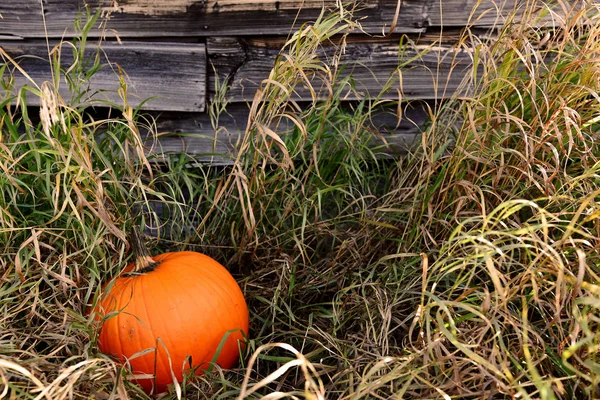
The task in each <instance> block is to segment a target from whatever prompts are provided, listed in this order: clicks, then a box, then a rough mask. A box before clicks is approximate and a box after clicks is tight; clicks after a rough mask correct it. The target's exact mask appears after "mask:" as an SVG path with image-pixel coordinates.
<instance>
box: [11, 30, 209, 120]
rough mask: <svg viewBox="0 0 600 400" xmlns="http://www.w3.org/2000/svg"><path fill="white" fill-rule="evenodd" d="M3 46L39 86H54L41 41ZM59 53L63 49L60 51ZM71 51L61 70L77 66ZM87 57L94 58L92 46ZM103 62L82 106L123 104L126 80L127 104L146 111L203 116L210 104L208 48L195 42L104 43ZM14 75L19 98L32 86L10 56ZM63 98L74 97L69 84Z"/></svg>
mask: <svg viewBox="0 0 600 400" xmlns="http://www.w3.org/2000/svg"><path fill="white" fill-rule="evenodd" d="M0 47H1V48H2V49H3V50H4V51H5V52H6V53H7V54H8V55H9V56H10V58H12V59H13V60H14V61H15V62H17V63H18V65H19V66H20V67H21V68H22V69H23V70H24V71H25V72H26V73H27V74H28V75H29V76H30V77H31V78H32V79H33V80H34V81H35V82H36V83H37V84H38V85H40V84H41V83H42V82H43V81H51V80H52V74H51V68H50V62H49V60H48V48H47V47H46V45H45V44H44V43H42V42H40V41H37V42H34V43H30V42H18V41H9V42H0ZM57 51H58V50H57ZM72 53H73V52H72V50H71V47H69V46H68V45H63V47H62V52H61V65H62V67H63V68H64V69H65V70H68V69H69V67H70V66H71V65H72V63H73V54H72ZM88 54H90V55H92V54H94V47H93V46H91V45H90V46H89V51H88ZM100 54H101V63H103V64H106V65H105V66H104V67H103V68H101V69H100V70H99V71H98V72H96V73H95V74H94V75H93V77H92V78H91V79H90V81H89V86H88V90H87V92H86V94H85V95H84V96H83V98H82V101H83V102H89V101H90V100H91V98H93V99H94V100H105V101H108V102H112V103H116V104H119V105H123V100H122V99H121V98H120V95H119V93H118V91H119V88H120V87H121V82H120V80H121V78H122V79H124V81H125V82H126V84H127V100H128V104H129V105H131V106H133V107H137V106H138V105H139V104H140V103H141V102H143V101H144V100H147V99H149V98H151V97H152V99H150V100H149V101H147V102H146V103H144V104H143V107H142V108H143V109H146V110H164V111H203V110H204V107H205V100H206V47H205V45H204V44H190V43H142V42H123V43H122V44H118V43H116V42H104V43H103V44H102V52H101V53H100ZM4 58H5V59H4V60H3V57H1V56H0V65H1V64H2V63H7V64H8V65H9V68H11V69H13V70H14V72H15V89H14V91H15V93H16V92H17V91H18V90H19V89H20V88H21V87H22V86H23V85H25V84H27V85H29V86H33V84H32V83H31V82H29V81H28V79H26V78H25V76H24V75H22V74H21V73H20V72H19V71H18V70H17V69H16V68H15V67H14V65H12V62H10V61H9V60H8V59H6V57H4ZM59 93H60V94H61V96H62V97H63V98H65V99H70V98H72V95H71V93H70V92H69V87H68V84H67V82H66V81H64V78H63V81H61V82H60V85H59ZM28 100H29V104H30V105H39V98H35V97H33V96H31V97H29V98H28Z"/></svg>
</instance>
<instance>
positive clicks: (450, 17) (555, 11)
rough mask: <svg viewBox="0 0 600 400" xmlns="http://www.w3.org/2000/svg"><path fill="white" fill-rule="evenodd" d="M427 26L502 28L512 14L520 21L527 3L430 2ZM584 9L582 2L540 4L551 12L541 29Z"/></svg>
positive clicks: (507, 0) (556, 0) (509, 0)
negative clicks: (581, 8)
mask: <svg viewBox="0 0 600 400" xmlns="http://www.w3.org/2000/svg"><path fill="white" fill-rule="evenodd" d="M427 1H428V5H427V25H428V26H430V27H447V28H450V27H464V26H473V27H480V28H484V27H501V26H503V25H504V24H505V23H506V18H507V16H510V15H512V14H513V13H514V14H515V15H516V16H517V18H516V20H515V21H518V20H519V18H520V17H522V16H523V13H524V12H525V10H526V3H527V2H528V1H526V0H490V1H481V0H453V1H446V0H444V1H442V0H427ZM580 7H585V2H584V1H581V0H549V1H544V2H542V1H540V2H539V6H538V8H537V9H538V10H542V9H547V10H551V12H548V15H546V16H545V17H544V18H542V19H540V20H539V21H537V25H538V26H547V25H554V24H555V23H556V22H557V20H556V18H557V17H558V20H560V19H562V18H563V17H564V16H566V15H568V14H569V13H570V12H572V11H574V10H577V9H579V8H580Z"/></svg>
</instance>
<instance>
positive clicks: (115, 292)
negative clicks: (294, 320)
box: [92, 230, 249, 394]
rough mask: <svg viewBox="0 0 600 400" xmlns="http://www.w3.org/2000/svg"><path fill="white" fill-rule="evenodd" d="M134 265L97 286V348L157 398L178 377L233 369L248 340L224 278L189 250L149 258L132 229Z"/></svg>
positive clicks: (232, 285)
mask: <svg viewBox="0 0 600 400" xmlns="http://www.w3.org/2000/svg"><path fill="white" fill-rule="evenodd" d="M132 247H133V249H134V254H136V257H135V261H134V262H133V263H132V264H130V265H128V266H127V267H126V268H125V270H124V271H123V272H122V273H121V274H120V275H119V276H118V277H117V278H116V279H114V281H112V282H110V283H109V284H107V285H106V286H105V287H104V288H103V293H102V294H101V297H100V298H99V301H98V302H97V304H96V306H95V307H94V309H93V311H92V312H95V313H96V318H97V319H98V320H99V321H101V328H100V334H99V337H98V346H99V348H100V351H102V352H103V353H105V354H109V355H111V356H113V357H115V358H116V359H118V360H119V361H120V362H121V363H123V364H127V365H129V367H130V369H131V371H132V373H133V374H134V375H138V376H139V375H146V374H147V375H152V377H138V378H136V379H135V380H136V381H137V382H138V383H139V384H140V385H141V386H142V388H143V389H144V391H146V392H147V393H155V394H156V393H161V392H164V391H165V390H166V389H167V386H168V385H169V384H171V383H173V380H174V379H176V380H177V381H178V382H181V381H182V379H183V375H184V373H187V372H188V371H189V370H190V369H191V368H196V370H195V373H196V374H197V375H199V374H202V373H203V372H204V370H206V369H207V368H208V367H209V365H210V363H211V361H213V359H214V357H215V355H216V353H217V350H219V353H218V357H217V358H216V363H217V364H218V365H220V366H221V367H222V368H231V367H233V366H234V365H235V364H236V362H237V361H238V359H239V353H240V348H243V340H244V337H245V336H246V335H247V334H248V319H249V317H248V307H247V305H246V301H245V299H244V295H243V294H242V291H241V290H240V287H239V286H238V284H237V282H236V281H235V279H234V278H233V277H232V276H231V274H230V273H229V272H228V271H227V269H225V267H223V266H222V265H221V264H219V263H218V262H217V261H215V260H214V259H212V258H210V257H208V256H206V255H204V254H201V253H196V252H192V251H181V252H173V253H164V254H160V255H157V256H154V257H150V255H149V253H148V251H147V249H146V247H145V246H144V244H143V243H142V241H141V240H140V238H139V234H138V233H137V232H136V231H135V230H134V232H133V233H132Z"/></svg>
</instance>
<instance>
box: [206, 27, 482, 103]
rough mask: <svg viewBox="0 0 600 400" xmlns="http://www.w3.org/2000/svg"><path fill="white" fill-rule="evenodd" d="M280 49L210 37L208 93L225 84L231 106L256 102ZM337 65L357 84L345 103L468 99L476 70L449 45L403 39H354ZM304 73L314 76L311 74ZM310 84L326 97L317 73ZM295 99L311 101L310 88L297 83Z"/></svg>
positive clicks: (265, 42)
mask: <svg viewBox="0 0 600 400" xmlns="http://www.w3.org/2000/svg"><path fill="white" fill-rule="evenodd" d="M280 46H281V41H280V40H278V39H276V38H275V39H260V38H257V39H252V38H249V39H243V38H242V39H238V38H230V37H221V38H209V39H208V40H207V52H208V59H209V64H210V65H211V66H212V67H214V68H215V70H216V75H215V76H212V74H211V77H210V78H209V89H208V90H209V93H211V94H214V93H215V91H217V90H219V89H218V86H219V85H218V84H217V83H221V84H222V83H223V82H225V81H227V82H228V84H229V88H228V90H227V93H226V98H228V99H229V100H230V101H232V102H248V101H252V100H253V97H254V93H255V92H256V90H257V89H258V88H259V87H260V86H261V83H262V82H263V81H264V80H265V79H266V78H268V77H269V74H270V72H271V69H272V68H273V65H274V63H275V61H276V59H277V57H278V55H279V53H280V50H281V48H280ZM336 50H339V49H336V46H323V47H322V49H321V51H320V53H319V56H318V58H319V59H322V60H331V59H332V57H333V53H334V52H335V51H336ZM339 65H340V66H344V68H343V69H341V72H340V73H339V75H340V76H341V77H342V78H343V77H348V76H351V77H352V79H353V81H354V86H355V90H350V88H349V87H348V89H345V90H344V91H343V98H345V99H346V100H356V99H362V98H366V97H370V98H381V99H398V98H401V99H425V100H427V99H443V98H447V97H450V96H452V95H455V94H463V95H466V94H468V93H469V89H470V87H469V85H468V84H467V85H464V82H465V79H466V80H467V81H468V79H469V77H470V74H471V71H472V63H471V55H470V54H469V53H467V52H465V51H461V50H457V49H454V48H452V47H451V46H437V45H435V46H434V45H414V46H400V43H399V39H391V40H390V39H380V40H369V41H365V42H358V41H355V42H353V41H350V42H348V44H347V46H346V47H345V49H344V55H343V56H342V57H341V61H340V63H339ZM399 65H400V68H399V67H398V66H399ZM212 67H209V68H210V69H212ZM332 68H333V67H332ZM304 72H305V73H306V74H307V75H309V76H311V71H309V70H306V71H304ZM215 78H218V80H219V82H215ZM388 82H391V84H390V85H389V87H388V86H387V85H388ZM311 85H312V86H313V88H314V89H315V90H316V91H317V92H318V93H319V97H320V98H324V97H326V96H327V91H328V86H327V84H326V82H325V81H324V80H323V79H322V78H321V77H320V76H319V74H315V75H314V76H312V79H311ZM221 86H222V85H221ZM294 98H295V99H311V93H310V90H309V89H308V88H307V87H305V86H302V85H299V86H298V87H296V88H295V95H294Z"/></svg>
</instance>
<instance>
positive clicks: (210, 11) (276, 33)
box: [0, 0, 577, 160]
mask: <svg viewBox="0 0 600 400" xmlns="http://www.w3.org/2000/svg"><path fill="white" fill-rule="evenodd" d="M399 2H400V3H399ZM523 2H524V1H522V0H496V1H492V0H490V1H485V0H484V1H482V2H479V1H478V0H443V1H442V0H362V1H357V2H356V5H355V6H356V8H357V11H356V13H355V17H357V18H361V20H360V23H361V26H362V29H363V30H364V32H356V33H353V34H352V35H351V36H350V37H349V40H348V45H347V48H346V52H345V55H344V57H343V60H342V61H343V62H344V63H348V67H347V68H346V69H345V73H346V74H352V76H353V78H354V80H355V82H356V84H357V86H358V88H359V91H358V92H359V95H357V94H356V93H350V94H349V96H348V98H347V100H348V101H351V100H357V99H359V98H364V97H372V96H374V95H377V94H379V93H380V92H381V90H382V88H383V86H382V85H383V83H385V82H386V81H387V78H388V77H389V76H390V75H391V74H398V71H397V66H398V64H399V62H405V63H406V66H405V67H403V68H402V70H401V75H402V79H401V81H398V82H397V83H396V84H395V86H392V87H391V88H390V89H389V90H387V91H385V92H384V94H383V97H384V98H388V99H392V100H393V99H398V98H399V93H401V94H402V99H403V100H413V101H412V102H411V106H410V107H409V108H407V109H406V110H405V115H404V120H403V121H401V122H400V124H396V121H390V120H389V118H387V117H382V118H381V121H380V124H379V125H378V128H379V129H380V130H381V131H382V135H383V137H384V138H385V139H386V140H387V141H389V143H391V147H390V152H401V151H402V150H403V149H404V148H406V146H410V144H411V143H412V142H414V138H415V135H417V134H418V130H419V129H418V125H419V124H421V123H423V122H425V121H426V113H425V111H424V107H421V106H420V105H421V104H425V103H427V102H436V101H439V100H441V99H444V98H448V97H449V96H451V95H452V94H455V93H456V91H457V90H458V89H459V88H462V90H467V91H468V86H467V87H465V86H464V85H462V86H461V83H463V81H464V79H465V78H466V77H467V78H468V77H469V75H470V72H471V69H472V64H471V53H470V51H469V50H468V49H464V48H461V49H458V48H457V46H455V44H456V41H457V40H458V38H459V37H460V32H461V30H462V29H463V28H464V27H465V26H467V25H469V26H471V27H472V30H473V32H474V33H476V34H481V35H488V34H490V28H492V27H497V26H502V24H503V23H504V20H505V16H506V15H508V14H509V13H510V12H512V11H513V10H515V9H516V10H520V9H521V8H522V5H523V4H522V3H523ZM337 3H338V1H337V0H336V1H333V0H321V1H316V0H306V1H302V2H298V1H289V0H279V1H274V0H266V1H258V2H257V1H249V0H218V1H215V0H87V1H84V0H2V1H1V2H0V16H1V19H0V47H1V48H2V49H3V51H4V54H3V56H2V58H3V59H4V62H7V61H9V58H10V59H12V60H15V61H17V62H18V63H19V65H20V67H21V68H22V69H23V70H24V71H26V72H27V73H28V74H29V75H30V77H31V78H32V79H33V80H35V81H37V82H38V83H39V82H41V81H43V80H49V79H50V77H51V68H50V65H49V64H50V63H49V61H48V60H49V57H48V49H49V48H50V49H52V48H54V46H56V45H57V44H58V43H60V42H61V40H65V39H66V40H69V39H70V38H72V37H73V35H75V30H74V21H75V19H76V18H77V17H78V15H81V14H82V13H85V11H86V10H87V9H89V10H90V11H91V12H92V13H94V12H95V11H97V10H100V11H101V13H102V17H101V18H100V20H99V21H100V22H101V23H99V24H97V25H96V26H94V27H93V29H92V30H91V31H90V33H89V36H90V39H89V46H90V48H93V44H94V42H97V40H95V39H96V38H99V37H103V38H104V40H105V42H104V44H103V47H102V48H103V53H102V57H103V62H105V63H108V67H106V68H103V69H101V70H100V72H98V73H97V74H96V75H95V76H94V78H93V79H92V81H91V82H90V91H89V93H93V94H94V98H96V99H104V100H107V101H109V102H117V103H118V102H120V101H122V100H121V99H120V97H119V94H118V92H117V89H118V87H119V79H120V78H122V79H125V80H126V82H127V84H128V91H129V98H128V101H129V103H130V104H131V105H134V106H137V105H139V104H140V102H141V101H143V100H145V99H147V98H148V97H150V96H155V97H153V98H152V99H151V100H149V101H148V102H146V103H144V104H143V108H144V109H146V110H149V111H152V112H161V114H160V115H161V117H160V118H159V120H158V128H159V130H160V132H161V142H160V148H161V149H163V151H167V152H179V151H188V152H190V153H192V154H195V155H197V157H198V158H199V159H200V160H205V159H206V160H214V158H212V157H208V158H207V156H203V154H205V153H215V152H223V153H226V154H233V153H235V142H236V140H237V137H239V135H240V134H241V132H243V130H244V128H245V123H246V119H247V113H248V103H249V102H251V101H252V99H253V96H254V92H255V90H256V89H257V88H258V87H259V85H260V84H261V82H262V80H263V79H265V78H266V77H268V75H269V72H270V70H271V67H272V65H273V62H274V61H275V58H276V57H277V55H278V54H279V51H280V49H281V46H282V45H283V43H284V42H285V39H286V38H287V37H288V35H289V34H290V32H291V31H293V30H294V29H295V28H298V27H299V26H300V25H301V24H303V23H306V22H311V21H314V20H315V19H316V18H317V17H318V16H319V14H320V13H321V11H322V8H323V7H326V8H329V9H332V10H335V9H336V4H337ZM477 3H481V4H480V5H479V6H478V7H477V8H476V9H475V10H474V11H472V10H473V8H474V6H475V5H476V4H477ZM540 3H542V2H540ZM300 5H301V7H300ZM576 5H577V1H576V0H571V1H566V2H565V1H558V2H556V10H557V11H556V12H559V13H560V12H565V10H566V8H565V7H572V6H576ZM551 20H552V16H550V17H549V18H548V21H551ZM401 35H408V37H409V38H410V40H411V41H413V43H414V46H413V47H412V48H409V49H407V50H406V51H403V52H401V53H400V52H399V46H398V44H399V40H400V37H401ZM431 43H436V45H435V47H434V48H432V49H431V51H428V52H427V53H426V54H424V55H422V54H420V49H423V48H426V47H427V46H429V45H430V44H431ZM65 46H66V45H64V44H63V46H62V47H63V49H64V50H65V51H64V52H63V58H62V59H61V63H62V64H63V65H65V66H66V67H68V66H69V63H71V62H72V58H69V55H70V54H71V53H72V52H71V51H70V49H69V48H68V47H67V48H66V49H65ZM332 51H334V48H333V47H330V48H328V47H327V46H324V47H323V49H322V56H323V57H326V56H327V55H328V54H329V53H331V52H332ZM0 62H1V60H0ZM8 64H10V63H8ZM15 74H16V76H17V82H16V87H17V88H18V87H20V86H23V85H25V84H28V78H27V77H25V76H23V75H22V74H21V73H20V72H19V70H18V69H15ZM224 79H228V80H229V83H230V88H229V89H228V91H227V93H226V97H227V99H228V100H229V101H230V106H229V108H228V111H229V114H230V115H228V116H227V117H225V118H224V119H223V120H222V121H221V122H222V123H223V124H225V127H226V128H227V129H226V130H224V131H221V132H219V133H217V132H215V131H214V129H213V128H212V126H211V124H210V121H209V118H208V115H207V108H206V107H207V103H208V102H209V101H210V100H211V98H212V97H213V96H214V95H215V86H216V82H223V80H224ZM29 84H30V83H29ZM316 86H318V82H317V84H316ZM60 89H61V94H63V96H69V94H68V90H67V85H66V84H63V85H62V86H61V88H60ZM309 99H310V93H309V92H308V91H307V90H304V89H302V88H298V90H297V95H296V100H298V101H300V102H301V101H303V100H309ZM85 100H86V99H85V98H84V99H83V101H85ZM32 101H33V102H34V100H33V99H32ZM421 102H422V103H421ZM222 160H227V158H226V157H225V158H224V159H223V158H222Z"/></svg>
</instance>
